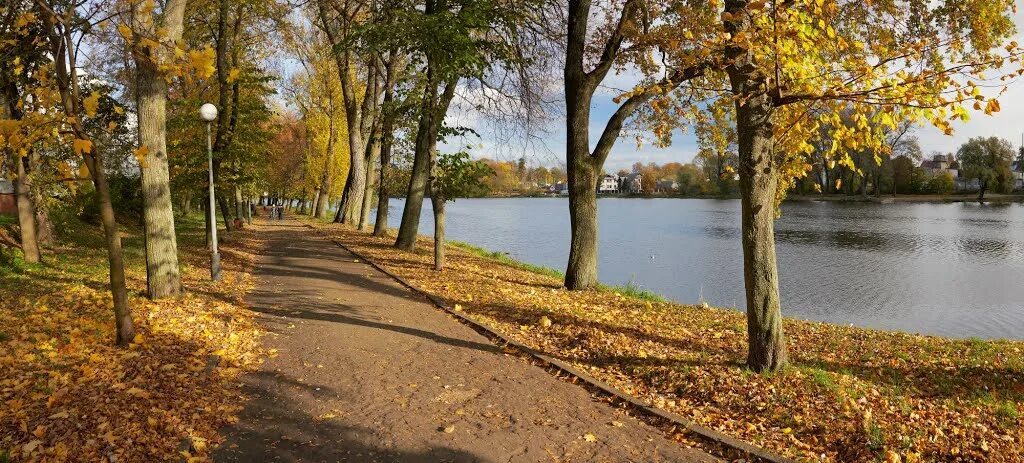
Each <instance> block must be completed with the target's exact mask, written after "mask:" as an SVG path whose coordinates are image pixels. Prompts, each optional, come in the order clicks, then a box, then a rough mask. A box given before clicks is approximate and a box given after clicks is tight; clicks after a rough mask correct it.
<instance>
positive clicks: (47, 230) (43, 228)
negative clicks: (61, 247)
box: [29, 150, 57, 248]
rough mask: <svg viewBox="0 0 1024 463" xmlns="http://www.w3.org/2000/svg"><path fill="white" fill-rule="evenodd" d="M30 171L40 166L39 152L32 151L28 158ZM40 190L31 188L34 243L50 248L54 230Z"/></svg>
mask: <svg viewBox="0 0 1024 463" xmlns="http://www.w3.org/2000/svg"><path fill="white" fill-rule="evenodd" d="M29 160H30V164H31V166H32V170H35V169H36V168H37V166H39V164H40V160H39V151H38V150H32V152H31V157H30V158H29ZM44 194H45V193H44V191H43V189H42V188H32V198H33V204H34V205H35V208H36V243H38V244H39V247H40V248H42V247H45V246H51V245H53V243H54V240H56V236H57V235H56V230H54V228H53V220H50V207H49V205H47V204H46V201H45V200H44V199H43V198H44Z"/></svg>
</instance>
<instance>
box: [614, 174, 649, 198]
mask: <svg viewBox="0 0 1024 463" xmlns="http://www.w3.org/2000/svg"><path fill="white" fill-rule="evenodd" d="M643 185H644V184H643V176H642V175H640V174H639V173H633V174H629V175H626V176H625V177H619V192H621V193H629V194H634V195H635V194H640V193H641V192H643Z"/></svg>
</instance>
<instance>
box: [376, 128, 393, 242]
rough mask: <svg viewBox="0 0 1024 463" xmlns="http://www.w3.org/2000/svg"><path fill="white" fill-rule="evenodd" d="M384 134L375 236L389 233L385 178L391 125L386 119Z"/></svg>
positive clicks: (389, 151) (389, 157)
mask: <svg viewBox="0 0 1024 463" xmlns="http://www.w3.org/2000/svg"><path fill="white" fill-rule="evenodd" d="M382 132H383V133H382V136H383V137H384V138H383V139H382V140H381V147H380V180H378V183H377V220H376V222H375V223H374V224H373V236H385V235H387V233H388V207H389V204H388V203H389V201H390V198H389V196H390V195H389V194H388V189H387V185H386V184H385V179H387V176H388V170H389V169H390V168H391V140H392V134H391V125H390V123H388V121H387V120H386V119H385V123H384V129H383V130H382Z"/></svg>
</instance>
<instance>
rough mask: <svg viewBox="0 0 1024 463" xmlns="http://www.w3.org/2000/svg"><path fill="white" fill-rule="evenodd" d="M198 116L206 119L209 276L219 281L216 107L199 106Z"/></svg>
mask: <svg viewBox="0 0 1024 463" xmlns="http://www.w3.org/2000/svg"><path fill="white" fill-rule="evenodd" d="M199 116H200V117H202V118H203V120H204V121H206V161H207V167H208V168H209V171H210V172H209V173H210V278H211V279H213V281H220V254H219V253H218V252H217V212H216V211H217V208H216V206H215V204H216V201H215V200H214V196H213V135H212V134H211V133H212V132H211V128H210V125H211V123H212V122H213V121H215V120H216V119H217V107H216V106H214V105H212V104H210V103H206V104H204V105H203V106H202V107H201V108H199Z"/></svg>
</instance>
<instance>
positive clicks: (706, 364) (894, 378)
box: [317, 224, 1024, 462]
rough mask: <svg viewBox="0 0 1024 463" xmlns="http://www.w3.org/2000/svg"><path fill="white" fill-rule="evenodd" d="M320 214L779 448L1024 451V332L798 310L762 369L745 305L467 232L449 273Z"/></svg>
mask: <svg viewBox="0 0 1024 463" xmlns="http://www.w3.org/2000/svg"><path fill="white" fill-rule="evenodd" d="M317 226H318V227H320V228H321V229H323V230H325V231H327V232H329V233H331V234H332V235H334V236H335V237H336V238H338V239H339V240H341V241H342V242H344V243H345V244H346V245H348V246H352V247H353V248H354V249H355V250H356V251H357V252H360V253H362V254H364V255H366V256H368V257H370V258H372V259H373V260H374V261H375V262H376V263H378V264H379V265H382V266H384V267H385V268H387V269H388V270H389V271H392V272H394V273H396V274H398V275H400V276H402V277H403V278H405V279H407V280H408V281H410V282H411V283H412V284H414V285H416V286H417V287H419V288H421V289H422V290H424V291H427V292H429V293H431V294H434V295H436V296H438V297H441V298H443V299H445V300H448V301H450V302H451V303H452V304H458V306H459V308H460V309H461V310H462V311H463V313H465V314H466V315H467V316H469V317H471V318H472V319H473V320H476V321H478V322H480V323H483V324H485V325H487V326H490V327H492V328H494V329H496V330H498V331H499V332H501V333H503V334H505V335H506V336H509V337H510V338H512V339H514V340H516V341H518V342H521V343H523V344H525V345H527V346H530V347H531V348H534V349H537V350H539V351H541V352H543V353H545V354H547V355H550V356H552V357H555V358H557V359H560V360H563V361H565V362H569V363H571V364H573V365H575V366H576V367H578V368H582V369H584V370H585V371H588V372H590V373H591V374H592V375H594V376H595V377H597V378H598V379H601V380H603V381H606V382H608V383H609V384H611V385H613V386H614V387H616V388H619V389H621V390H624V391H626V392H628V393H630V394H632V395H634V396H635V397H638V398H640V399H641V400H642V401H644V402H647V403H650V404H652V405H654V406H657V407H660V408H663V409H665V410H668V411H671V412H674V413H677V414H680V415H684V416H687V417H689V418H690V419H692V420H694V421H695V422H697V423H699V424H702V425H704V426H707V427H710V428H713V429H716V430H719V431H722V432H725V433H727V434H730V435H733V436H736V437H738V438H741V439H744V440H746V441H749V442H751V443H754V444H755V445H759V446H762V447H765V448H767V449H769V450H772V451H775V452H777V453H781V454H784V455H787V456H791V457H794V458H797V459H800V460H805V461H821V460H825V461H876V460H879V459H889V461H922V462H923V461H996V462H998V461H1006V462H1015V461H1020V460H1021V459H1022V458H1024V453H1022V452H1024V449H1022V448H1021V445H1020V444H1021V442H1022V440H1024V431H1022V426H1024V422H1022V418H1021V412H1022V411H1024V410H1022V407H1024V343H1022V342H1013V341H980V340H962V341H961V340H950V339H944V338H939V337H929V336H919V335H911V334H905V333H898V332H887V331H879V330H869V329H861V328H853V327H847V326H839V325H831V324H826V323H816V322H807V321H800V320H792V319H787V320H786V325H785V330H786V333H787V337H788V341H789V345H790V356H791V359H792V366H791V367H789V368H787V369H785V370H784V371H781V372H778V373H775V374H771V375H757V374H752V373H750V372H749V371H748V370H746V369H745V368H744V367H743V365H742V361H743V358H744V356H745V353H746V327H745V318H744V316H743V315H742V314H741V313H739V312H735V311H731V310H725V309H716V308H704V307H700V306H693V305H685V304H676V303H668V302H652V301H649V300H643V299H639V298H635V297H630V296H627V295H623V294H622V293H618V294H616V293H615V292H608V291H582V292H569V291H566V290H564V289H562V288H561V281H560V280H559V279H558V278H557V277H556V276H552V275H550V274H542V273H536V272H534V271H531V270H530V269H528V268H526V267H523V266H516V265H513V264H510V263H507V262H500V261H498V260H495V259H494V258H493V257H487V256H483V255H481V254H480V253H478V252H471V251H467V250H464V249H460V248H458V247H455V246H453V247H451V249H450V251H449V265H448V268H446V269H445V270H444V271H442V272H435V271H433V270H431V265H430V263H431V244H430V240H429V239H427V238H423V239H421V241H420V243H419V248H418V251H417V252H415V253H406V252H400V251H397V250H395V249H393V248H392V247H390V244H391V242H392V239H390V238H375V237H372V236H369V235H366V234H363V233H359V232H355V231H352V230H350V229H347V228H344V227H341V226H336V225H322V224H318V225H317ZM506 259H507V257H506ZM678 438H680V439H683V438H685V436H678ZM822 456H824V457H822ZM897 457H899V460H896V458H897Z"/></svg>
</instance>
